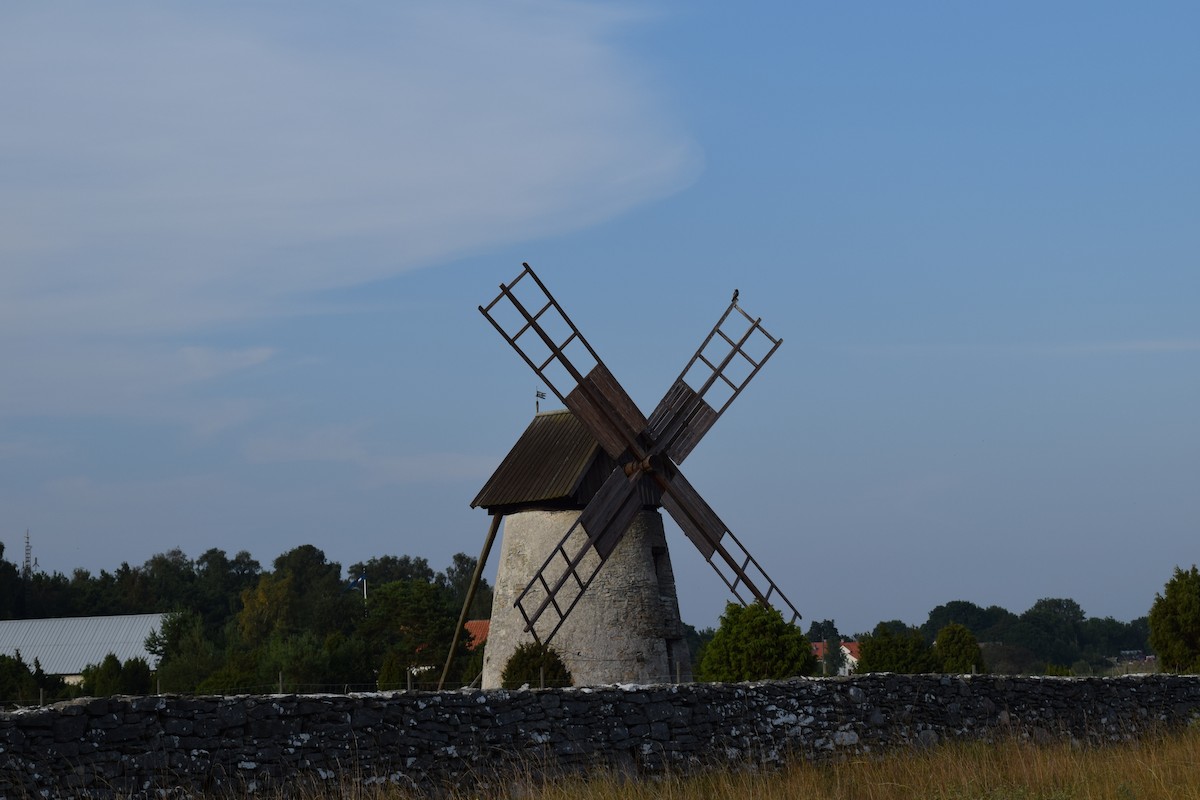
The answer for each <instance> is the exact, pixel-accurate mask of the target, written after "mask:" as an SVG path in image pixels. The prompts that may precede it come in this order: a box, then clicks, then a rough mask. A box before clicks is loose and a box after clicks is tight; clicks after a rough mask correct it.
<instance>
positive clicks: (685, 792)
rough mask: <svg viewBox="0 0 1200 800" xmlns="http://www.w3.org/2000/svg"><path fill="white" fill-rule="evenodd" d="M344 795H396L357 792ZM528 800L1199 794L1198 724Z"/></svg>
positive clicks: (615, 783)
mask: <svg viewBox="0 0 1200 800" xmlns="http://www.w3.org/2000/svg"><path fill="white" fill-rule="evenodd" d="M336 796H338V797H343V798H346V797H350V798H354V797H357V798H362V800H375V799H376V798H378V799H379V800H382V799H383V798H389V800H395V799H396V798H400V797H404V796H405V795H403V794H400V793H396V792H391V793H386V792H381V793H379V794H373V793H370V792H362V793H359V792H357V791H354V790H350V791H343V792H340V793H338V794H337V795H336ZM457 797H461V798H466V797H496V798H512V799H513V800H516V798H522V800H648V799H649V798H672V799H676V798H677V799H678V800H684V799H685V798H687V799H688V800H691V798H704V799H706V800H707V799H708V798H712V799H713V800H760V799H762V800H784V799H785V798H787V799H788V800H791V799H792V798H806V799H811V800H918V798H919V799H920V800H1101V799H1102V798H1103V799H1104V800H1108V799H1110V798H1111V800H1200V730H1198V729H1192V730H1190V731H1188V732H1185V733H1182V734H1177V735H1174V736H1170V737H1163V738H1152V739H1143V740H1141V741H1139V742H1134V743H1127V744H1119V745H1110V746H1106V747H1101V748H1080V747H1072V746H1071V745H1068V744H1062V745H1058V744H1055V745H1040V746H1035V745H1032V744H1026V743H1020V742H1015V741H1014V742H1007V743H1002V744H994V745H985V744H949V745H944V746H942V747H938V748H933V749H930V750H925V751H903V752H894V753H892V754H890V755H887V756H883V757H877V758H855V759H851V760H847V761H844V762H842V763H837V764H823V765H814V764H803V765H798V766H795V767H793V768H791V769H788V770H783V771H775V772H717V773H711V774H707V775H703V776H699V777H693V778H677V779H676V778H665V779H658V780H643V781H628V780H625V781H622V780H619V779H616V778H612V777H605V776H597V777H593V778H591V779H571V780H561V781H558V782H555V783H552V784H550V785H548V786H541V787H531V786H530V785H529V784H528V783H525V784H521V783H519V782H518V783H515V784H514V785H513V786H512V787H509V788H508V789H506V790H505V791H503V792H501V793H498V794H490V795H481V794H477V793H472V794H461V795H457Z"/></svg>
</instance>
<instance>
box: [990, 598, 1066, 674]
mask: <svg viewBox="0 0 1200 800" xmlns="http://www.w3.org/2000/svg"><path fill="white" fill-rule="evenodd" d="M1085 617H1086V615H1085V614H1084V613H1083V609H1082V608H1080V607H1079V603H1076V602H1075V601H1074V600H1071V599H1069V598H1059V597H1044V598H1042V599H1041V600H1038V601H1037V602H1036V603H1034V604H1033V605H1032V606H1031V607H1030V608H1029V610H1028V611H1026V612H1025V613H1024V614H1022V615H1021V618H1020V622H1018V623H1017V624H1016V625H1014V626H1013V627H1012V630H1011V631H1010V632H1009V636H1008V638H1007V639H1006V640H1005V641H1006V642H1007V643H1010V644H1015V645H1019V646H1021V647H1025V648H1027V649H1028V650H1030V651H1031V652H1033V654H1034V655H1036V656H1037V657H1038V658H1039V659H1041V660H1043V661H1045V662H1046V663H1047V664H1055V665H1057V666H1060V667H1065V666H1067V665H1069V664H1073V663H1074V662H1076V661H1078V660H1079V657H1080V655H1081V654H1082V649H1081V648H1080V644H1079V642H1080V638H1081V634H1082V632H1083V621H1084V619H1085Z"/></svg>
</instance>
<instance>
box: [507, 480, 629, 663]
mask: <svg viewBox="0 0 1200 800" xmlns="http://www.w3.org/2000/svg"><path fill="white" fill-rule="evenodd" d="M644 480H646V479H645V478H644V477H643V475H642V473H641V472H638V471H633V474H632V475H628V474H626V472H625V470H623V469H615V470H613V471H612V474H611V475H609V476H608V479H607V480H605V482H604V484H603V485H602V486H601V487H600V490H599V491H598V492H597V493H596V495H595V496H594V497H593V498H592V500H591V502H590V503H588V505H587V508H585V509H584V510H583V512H582V513H581V514H580V515H579V519H577V520H576V521H575V524H573V525H572V526H571V528H570V530H568V531H567V533H566V535H565V536H563V537H562V539H561V540H560V541H559V543H558V544H557V545H556V546H555V547H554V549H553V550H552V551H551V553H550V555H549V556H548V557H547V558H546V560H545V562H543V563H542V566H541V568H539V569H538V571H537V572H536V573H534V576H533V578H531V579H530V581H529V583H528V584H526V586H525V589H524V590H523V591H522V592H521V594H520V595H519V596H518V597H517V600H516V606H517V609H518V610H519V611H520V612H521V616H522V617H523V618H524V619H525V629H526V630H527V631H529V632H530V633H532V634H533V637H534V638H535V639H537V640H538V641H539V642H541V643H543V644H545V643H547V642H549V641H550V640H551V639H552V638H553V637H554V634H555V633H557V632H558V629H559V628H560V627H562V624H563V620H565V619H566V618H567V615H568V614H570V613H571V609H573V608H574V607H575V604H576V603H578V602H579V598H581V597H582V596H583V593H584V592H585V591H586V590H587V588H588V587H589V586H591V584H592V581H593V580H594V579H595V577H596V574H597V573H598V572H600V568H601V567H603V566H604V564H605V562H606V561H608V557H609V556H610V555H612V552H613V550H614V549H616V546H617V543H618V542H619V541H620V540H621V539H622V538H623V537H624V536H625V532H626V531H627V530H629V526H630V524H631V523H632V522H633V518H634V517H636V516H637V513H638V511H640V510H641V509H642V507H643V506H644V505H645V503H644V501H643V498H642V493H641V491H640V489H639V484H641V483H642V482H643V481H644ZM547 612H550V614H551V617H550V619H551V620H552V627H551V630H550V631H549V633H547V634H546V635H545V636H540V635H539V634H538V632H537V628H536V625H537V623H538V621H539V620H540V619H541V618H542V616H543V615H544V614H546V613H547Z"/></svg>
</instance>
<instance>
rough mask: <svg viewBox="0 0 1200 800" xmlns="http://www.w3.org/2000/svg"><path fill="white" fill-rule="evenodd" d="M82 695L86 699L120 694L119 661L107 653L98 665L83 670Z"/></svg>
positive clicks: (88, 666) (90, 665)
mask: <svg viewBox="0 0 1200 800" xmlns="http://www.w3.org/2000/svg"><path fill="white" fill-rule="evenodd" d="M83 693H84V694H85V695H87V696H88V697H108V696H110V695H114V694H120V693H121V660H120V659H119V658H117V657H116V655H114V654H113V653H109V654H108V655H106V656H105V657H104V660H103V661H101V662H100V664H99V665H96V664H89V665H87V666H86V667H84V668H83Z"/></svg>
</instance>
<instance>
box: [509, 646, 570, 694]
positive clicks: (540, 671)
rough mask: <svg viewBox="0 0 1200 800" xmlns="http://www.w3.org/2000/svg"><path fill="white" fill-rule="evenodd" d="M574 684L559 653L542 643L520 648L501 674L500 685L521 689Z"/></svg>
mask: <svg viewBox="0 0 1200 800" xmlns="http://www.w3.org/2000/svg"><path fill="white" fill-rule="evenodd" d="M573 682H574V679H573V678H572V677H571V671H570V670H568V669H567V665H566V664H564V663H563V660H562V658H561V657H560V656H559V655H558V652H557V651H555V650H554V648H552V647H550V646H549V645H545V644H542V643H540V642H527V643H525V644H523V645H521V646H519V647H518V648H517V649H516V650H515V651H513V654H512V656H511V657H510V658H509V659H508V663H507V664H505V665H504V670H503V671H502V672H501V673H500V685H501V686H503V687H504V688H505V689H519V688H521V687H522V686H525V685H529V686H534V687H542V686H570V685H571V684H572V683H573Z"/></svg>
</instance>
